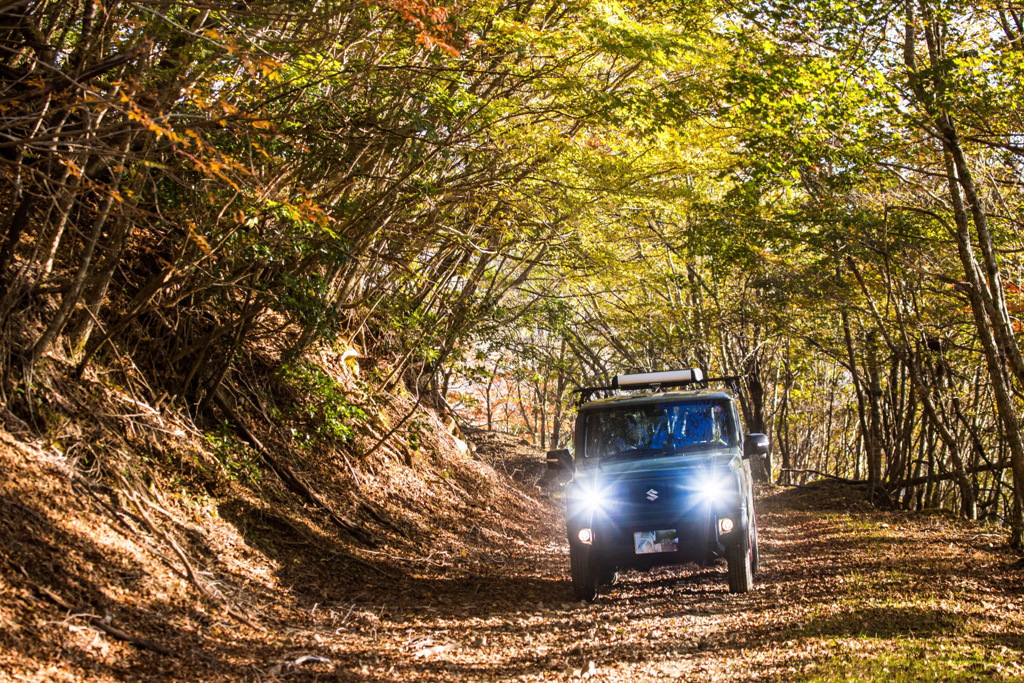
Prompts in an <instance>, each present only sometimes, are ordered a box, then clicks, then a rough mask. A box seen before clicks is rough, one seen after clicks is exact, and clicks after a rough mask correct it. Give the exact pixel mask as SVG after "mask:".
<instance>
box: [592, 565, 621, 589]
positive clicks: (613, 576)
mask: <svg viewBox="0 0 1024 683" xmlns="http://www.w3.org/2000/svg"><path fill="white" fill-rule="evenodd" d="M597 574H598V576H597V582H598V583H599V584H600V585H602V586H614V585H615V584H616V583H618V581H619V572H617V571H615V567H601V569H600V571H598V573H597Z"/></svg>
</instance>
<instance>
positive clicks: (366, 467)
mask: <svg viewBox="0 0 1024 683" xmlns="http://www.w3.org/2000/svg"><path fill="white" fill-rule="evenodd" d="M50 389H51V391H53V392H54V393H53V395H54V397H55V398H54V401H59V400H61V397H62V398H63V400H64V401H66V402H67V405H66V406H65V409H69V408H70V407H73V406H74V405H76V402H77V401H79V400H81V397H80V396H77V395H76V394H75V390H74V389H73V388H71V387H61V386H59V384H57V383H54V384H53V385H52V386H51V387H50ZM111 395H113V394H108V398H109V396H111ZM94 400H95V401H97V402H96V403H94V404H93V405H103V403H102V401H99V400H98V399H97V398H96V397H95V396H94ZM410 400H411V399H410ZM238 410H239V411H240V412H241V413H242V415H246V416H248V415H251V414H252V413H251V410H252V408H251V407H248V408H245V407H240V408H238ZM69 415H71V417H68V418H66V419H65V422H63V423H61V424H62V429H63V430H64V432H60V431H57V432H55V433H54V435H53V437H51V439H49V440H46V439H40V438H38V437H37V438H32V439H29V438H26V435H25V434H20V433H16V431H17V430H15V433H12V432H10V431H3V432H2V433H0V459H2V468H3V471H4V472H5V476H4V477H3V478H2V481H0V508H2V509H0V580H2V583H0V595H2V597H0V672H2V676H3V677H4V678H6V679H10V680H29V681H53V680H69V681H70V680H76V681H77V680H96V681H114V680H117V681H120V680H251V681H272V680H381V681H383V680H451V679H461V680H509V679H518V680H579V679H587V680H653V679H660V678H684V679H687V680H751V679H767V680H783V679H785V680H849V679H854V680H858V679H859V680H877V679H881V678H895V679H896V680H908V679H909V680H912V679H927V680H934V679H947V680H1024V667H1022V665H1021V661H1022V659H1024V602H1022V597H1024V590H1022V588H1021V586H1022V584H1024V581H1022V579H1024V564H1022V563H1021V562H1020V561H1018V560H1017V558H1016V556H1015V555H1013V554H1012V553H1010V552H1009V551H1008V550H1007V549H1006V548H1005V545H1004V544H1003V543H1002V541H1001V539H1002V536H1001V534H1000V531H999V529H998V528H997V527H994V526H989V525H985V524H982V523H979V522H967V521H957V520H955V519H953V518H952V517H951V516H949V515H946V514H936V515H920V514H914V513H907V512H886V511H879V510H877V509H874V508H872V507H870V506H868V505H867V503H865V502H864V501H863V492H862V491H857V490H854V489H853V488H851V487H849V486H845V485H843V484H840V483H836V482H822V483H818V484H813V485H808V486H803V487H764V488H762V489H761V490H760V491H759V520H758V522H759V526H760V528H761V530H762V534H761V535H762V541H761V542H762V544H763V545H762V556H763V565H762V571H761V572H760V574H759V575H758V578H757V585H756V588H755V590H754V591H753V592H751V593H750V594H747V595H732V594H729V593H728V589H727V582H726V580H725V567H724V564H723V565H721V566H717V565H713V566H710V567H706V568H699V567H696V566H688V567H684V568H681V569H661V570H655V571H651V572H649V573H635V572H633V573H628V574H626V575H625V576H624V577H623V578H622V580H621V581H620V582H619V583H618V584H617V585H616V586H614V587H612V588H611V589H609V591H608V593H607V594H606V595H602V597H601V599H600V600H599V601H598V602H597V603H595V604H590V605H588V604H585V603H577V602H574V601H572V598H571V595H572V593H571V590H570V586H569V581H568V559H567V546H566V543H565V539H564V531H563V528H564V527H563V526H562V522H561V515H562V512H561V506H562V502H561V499H560V496H559V489H558V485H557V483H556V484H554V485H547V484H546V485H544V486H538V482H540V481H541V480H542V475H543V457H542V454H541V453H540V452H539V451H537V450H536V449H535V448H533V447H531V446H529V445H527V443H526V442H525V441H521V440H519V439H518V438H516V437H511V436H507V435H500V434H497V433H493V432H476V433H473V434H471V435H470V436H469V439H470V441H471V442H473V443H474V444H475V448H474V449H473V450H470V449H468V448H465V449H463V448H461V447H460V443H459V442H457V441H456V439H455V438H454V437H453V436H451V434H449V432H448V430H447V428H446V427H445V425H444V424H442V422H441V421H440V419H438V418H436V417H434V416H433V415H432V414H430V413H428V412H426V411H419V412H418V413H417V415H418V419H420V420H423V421H429V420H434V422H433V423H430V424H426V425H425V426H424V428H423V430H422V432H423V442H422V445H421V447H420V449H419V450H418V451H417V453H416V454H414V455H403V454H401V453H399V452H397V451H392V452H389V451H385V450H380V451H378V452H377V453H376V454H374V455H373V456H371V457H369V458H367V459H366V460H364V461H356V462H349V463H348V464H347V465H346V463H345V462H344V460H343V459H342V456H341V452H340V451H338V452H337V453H335V454H334V455H335V458H336V459H335V460H331V459H325V460H322V461H314V460H313V459H312V458H309V457H308V456H307V457H305V458H303V457H294V453H292V455H291V457H289V458H286V457H284V456H283V455H282V453H284V451H282V450H272V448H273V447H272V446H264V447H265V448H268V449H271V450H270V455H269V457H270V458H272V459H273V458H274V457H275V455H276V456H277V459H276V460H271V461H268V460H259V458H258V454H257V453H256V452H255V448H254V447H253V446H252V445H251V444H250V445H245V444H244V443H242V438H243V437H241V436H238V435H236V436H235V437H233V438H234V439H235V440H236V441H237V442H238V448H237V450H236V455H235V457H237V458H238V461H236V465H228V464H225V460H224V458H225V456H224V455H223V453H224V445H223V444H222V443H219V442H217V441H211V440H210V439H209V438H204V437H202V436H201V434H200V433H199V432H198V431H197V430H196V428H195V427H194V426H192V423H191V422H190V421H189V420H187V419H185V418H184V417H182V416H181V415H177V416H176V415H175V413H173V412H172V411H169V410H164V411H156V412H155V413H149V412H147V411H144V410H142V409H141V408H140V409H139V413H137V414H134V415H135V416H134V417H131V416H130V415H132V414H130V413H125V412H124V411H121V412H120V413H115V412H110V413H106V414H105V413H104V412H103V411H102V410H97V411H95V415H94V424H93V431H92V432H91V433H89V434H79V435H77V436H76V438H75V439H68V438H67V436H68V434H70V433H71V432H73V431H74V430H78V429H84V427H83V425H85V424H86V423H85V422H84V421H83V420H81V419H74V413H73V412H69ZM242 415H239V414H237V413H236V417H238V418H239V419H241V420H246V419H248V418H246V417H242ZM106 420H113V421H114V422H113V423H112V424H117V425H120V428H121V431H120V433H121V434H122V435H123V436H121V437H117V438H115V437H114V436H113V434H114V433H113V432H112V431H110V429H111V424H106V422H105V421H106ZM247 424H256V425H257V426H256V427H253V429H254V430H263V431H260V433H259V434H254V435H253V436H255V437H257V440H260V439H262V440H263V441H267V443H268V444H272V437H271V436H269V435H268V434H266V433H264V432H265V425H263V424H262V423H258V422H255V421H253V422H252V423H248V422H247ZM154 425H156V426H155V427H154ZM225 438H226V437H225ZM65 443H70V444H75V446H73V447H62V446H61V444H65ZM218 449H220V450H218ZM246 453H247V454H248V455H247V456H246V457H249V458H251V460H249V461H246V462H248V465H245V466H241V465H238V464H237V463H241V462H242V457H243V455H242V454H246ZM129 456H130V457H129ZM119 457H120V458H121V459H119ZM407 457H412V458H414V459H415V462H414V466H410V464H409V463H408V462H407V461H406V458H407ZM269 462H276V463H277V467H278V468H280V471H282V472H287V471H291V472H292V473H293V474H294V475H295V476H296V477H297V478H298V479H299V480H300V481H302V482H305V481H316V482H317V486H318V490H316V491H312V494H313V495H314V498H312V499H311V498H309V497H306V496H305V495H303V494H302V493H301V492H300V491H298V490H296V488H295V487H294V486H292V485H290V484H289V483H288V482H287V481H286V480H285V478H282V477H281V476H280V474H279V473H278V472H277V471H275V470H274V469H273V467H272V466H271V465H270V464H269ZM325 463H328V464H325ZM186 464H188V465H189V466H185V465H186ZM305 468H308V470H307V469H305ZM331 468H333V475H332V476H325V473H326V472H328V471H329V470H330V469H331ZM313 473H319V476H317V477H316V478H315V479H314V478H313V477H312V476H311V474H313ZM345 524H351V525H352V528H351V529H346V528H345Z"/></svg>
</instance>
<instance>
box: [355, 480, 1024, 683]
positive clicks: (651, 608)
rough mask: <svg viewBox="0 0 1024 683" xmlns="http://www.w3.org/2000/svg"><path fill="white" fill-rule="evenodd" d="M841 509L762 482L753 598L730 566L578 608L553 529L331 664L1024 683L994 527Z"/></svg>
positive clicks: (638, 584)
mask: <svg viewBox="0 0 1024 683" xmlns="http://www.w3.org/2000/svg"><path fill="white" fill-rule="evenodd" d="M549 504H550V505H554V503H549ZM851 504H852V505H853V506H854V507H855V508H856V507H857V503H856V502H855V498H853V497H852V496H851V495H850V494H849V493H848V492H846V491H844V490H842V489H841V488H837V487H835V486H825V487H823V488H807V489H789V490H780V489H775V490H773V491H771V492H763V495H762V498H761V500H760V501H759V506H760V507H759V523H760V525H761V526H760V529H761V533H762V540H761V543H762V546H761V547H762V553H763V555H762V556H763V560H762V562H763V565H762V570H761V572H760V573H759V575H758V577H757V584H756V588H755V590H754V591H753V592H752V593H749V594H746V595H732V594H730V593H729V592H728V588H727V582H726V576H725V566H724V563H722V564H721V565H719V566H711V567H707V568H703V569H701V568H697V567H695V566H689V567H685V568H680V569H660V570H657V569H656V570H654V571H651V572H649V573H637V572H630V573H628V574H626V575H625V576H624V577H623V579H622V580H620V582H619V583H618V584H617V585H615V586H612V587H611V588H608V589H606V591H605V593H604V594H602V595H601V597H599V598H598V601H597V602H596V603H594V604H590V605H587V604H584V603H578V602H572V600H571V591H570V587H569V583H568V559H567V553H568V547H567V545H566V543H565V540H564V535H563V532H562V528H561V527H560V526H558V525H552V526H551V527H549V528H548V529H547V530H546V532H545V533H544V534H543V535H541V536H539V537H537V538H534V539H531V543H530V545H529V546H528V548H527V549H525V550H524V552H522V553H520V554H517V555H514V556H511V557H508V558H506V559H503V560H502V561H496V562H494V563H493V564H491V565H490V566H488V567H486V568H483V569H482V571H481V574H480V575H479V576H477V577H474V578H466V579H457V580H444V579H435V580H434V581H432V582H429V583H428V584H424V586H423V589H424V590H422V591H421V592H418V593H417V594H415V595H396V596H394V597H393V598H392V599H391V600H389V601H387V602H382V604H381V606H380V616H379V621H375V622H374V623H373V624H372V626H371V627H364V628H362V629H360V630H358V631H354V632H349V633H347V634H346V635H345V636H344V637H342V638H341V639H340V640H339V641H338V645H339V646H341V647H343V648H344V650H345V651H346V652H347V654H346V655H343V656H340V657H337V658H336V662H335V663H336V665H337V666H338V667H339V668H341V669H343V670H346V671H348V672H351V673H352V674H353V677H366V678H367V679H369V680H453V679H459V680H509V679H517V680H555V679H569V680H571V679H589V680H594V681H601V680H623V681H627V680H646V679H664V678H668V679H673V678H678V679H681V680H753V679H767V680H772V679H778V680H817V679H826V680H828V679H834V680H849V679H863V680H878V679H885V678H893V679H895V680H905V679H915V678H925V679H935V678H939V679H946V678H948V679H956V680H965V679H966V680H973V679H977V680H999V679H1005V680H1022V679H1024V588H1022V584H1024V581H1022V579H1024V571H1022V568H1021V567H1020V566H1014V565H1012V564H1010V561H1009V560H1008V559H1007V557H1008V556H1007V555H1006V554H1005V552H1004V551H1002V550H1000V549H998V546H999V544H1000V543H1001V540H1002V537H1001V536H999V535H996V534H988V533H986V532H985V531H984V530H982V529H981V528H979V527H977V526H972V525H957V524H955V523H952V522H950V521H949V520H948V519H946V518H941V519H940V518H928V517H921V516H910V515H907V514H898V513H889V514H886V513H879V512H875V511H868V510H867V509H866V508H862V510H861V511H858V512H854V513H850V512H848V511H847V510H848V509H849V506H850V505H851ZM994 546H995V547H994ZM496 560H497V558H496Z"/></svg>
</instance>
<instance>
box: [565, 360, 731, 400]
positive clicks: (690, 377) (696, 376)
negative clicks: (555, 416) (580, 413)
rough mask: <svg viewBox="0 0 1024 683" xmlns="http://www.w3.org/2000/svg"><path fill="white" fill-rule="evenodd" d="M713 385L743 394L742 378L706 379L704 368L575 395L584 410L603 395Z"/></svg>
mask: <svg viewBox="0 0 1024 683" xmlns="http://www.w3.org/2000/svg"><path fill="white" fill-rule="evenodd" d="M712 382H715V383H719V382H720V383H722V384H725V385H726V387H728V388H729V390H730V391H732V392H733V393H734V394H739V393H740V378H739V377H738V376H736V375H730V376H725V377H704V373H703V371H701V369H700V368H692V369H689V370H668V371H665V372H642V373H635V374H630V375H616V376H615V377H613V378H612V383H611V384H609V385H607V386H593V387H581V388H579V389H576V390H575V391H573V393H575V394H579V398H578V399H576V405H577V406H581V405H583V404H584V403H586V402H588V401H590V400H592V399H593V398H594V397H595V396H596V395H600V398H610V397H611V396H613V395H614V392H616V391H664V390H665V389H676V388H680V387H687V386H693V387H694V388H697V389H707V388H709V386H710V384H711V383H712Z"/></svg>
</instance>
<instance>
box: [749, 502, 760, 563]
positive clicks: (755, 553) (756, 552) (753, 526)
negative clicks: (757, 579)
mask: <svg viewBox="0 0 1024 683" xmlns="http://www.w3.org/2000/svg"><path fill="white" fill-rule="evenodd" d="M750 531H751V535H750V573H751V574H757V570H758V569H760V568H761V551H760V549H759V547H758V545H757V522H755V521H754V515H753V514H751V515H750Z"/></svg>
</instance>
